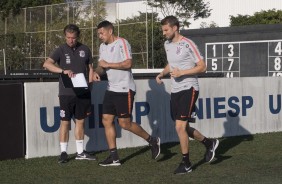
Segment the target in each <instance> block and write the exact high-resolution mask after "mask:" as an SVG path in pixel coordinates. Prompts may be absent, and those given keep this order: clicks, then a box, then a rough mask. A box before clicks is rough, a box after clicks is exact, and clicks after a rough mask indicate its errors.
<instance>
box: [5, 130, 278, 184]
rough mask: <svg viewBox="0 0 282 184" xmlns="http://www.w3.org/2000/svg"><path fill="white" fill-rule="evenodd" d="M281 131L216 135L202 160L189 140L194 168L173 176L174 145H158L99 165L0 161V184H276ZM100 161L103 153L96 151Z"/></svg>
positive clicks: (176, 161)
mask: <svg viewBox="0 0 282 184" xmlns="http://www.w3.org/2000/svg"><path fill="white" fill-rule="evenodd" d="M281 140H282V132H276V133H266V134H256V135H251V136H238V137H229V138H221V139H220V144H219V147H218V149H217V151H216V157H215V159H214V160H213V162H211V163H205V162H203V160H202V159H203V155H204V153H205V148H204V146H203V145H202V144H201V143H199V142H197V141H190V160H191V162H192V164H193V171H192V172H191V173H187V174H185V175H174V174H173V171H174V170H175V169H176V167H177V166H178V164H179V162H180V161H181V154H180V146H179V143H165V144H162V145H161V149H162V150H161V154H160V156H159V157H158V159H157V160H152V159H151V152H150V149H149V148H148V147H137V148H126V149H120V150H119V156H120V158H121V162H122V165H121V166H119V167H101V166H98V162H97V161H87V160H81V161H77V160H74V155H70V156H71V158H72V159H71V160H70V161H69V162H68V163H66V164H58V163H57V159H58V157H43V158H34V159H27V160H26V159H15V160H4V161H0V183H1V184H9V183H13V184H16V183H21V184H22V183H36V184H44V183H52V184H56V183H58V184H59V183H60V184H61V183H67V184H72V183H75V184H79V183H99V184H100V183H123V184H124V183H142V184H145V183H146V184H147V183H154V184H156V183H209V184H212V183H216V184H220V183H224V184H226V183H240V184H241V183H281V181H282V154H281V153H282V146H281ZM96 156H97V157H98V160H99V161H101V160H103V159H105V158H106V157H107V156H108V152H97V153H96Z"/></svg>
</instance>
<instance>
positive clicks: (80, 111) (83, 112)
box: [59, 92, 91, 121]
mask: <svg viewBox="0 0 282 184" xmlns="http://www.w3.org/2000/svg"><path fill="white" fill-rule="evenodd" d="M59 100H60V117H61V120H64V121H70V120H71V118H72V117H74V118H75V119H78V120H81V119H85V118H86V117H87V116H88V115H89V114H90V113H91V93H90V92H89V93H88V92H87V93H85V94H84V95H80V96H66V95H62V96H59Z"/></svg>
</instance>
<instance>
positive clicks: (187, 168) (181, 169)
mask: <svg viewBox="0 0 282 184" xmlns="http://www.w3.org/2000/svg"><path fill="white" fill-rule="evenodd" d="M191 171H192V165H191V163H190V162H189V163H188V164H185V163H184V162H181V163H180V164H179V166H178V167H177V169H175V171H174V174H186V173H189V172H191Z"/></svg>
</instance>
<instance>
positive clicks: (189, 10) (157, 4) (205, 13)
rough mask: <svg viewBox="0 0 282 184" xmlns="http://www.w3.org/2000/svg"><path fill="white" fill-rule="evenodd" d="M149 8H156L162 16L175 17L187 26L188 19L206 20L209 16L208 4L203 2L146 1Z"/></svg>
mask: <svg viewBox="0 0 282 184" xmlns="http://www.w3.org/2000/svg"><path fill="white" fill-rule="evenodd" d="M148 4H149V6H151V7H153V8H158V9H159V10H160V11H161V13H162V15H163V16H164V17H165V16H168V15H175V16H177V17H178V18H179V20H180V21H181V22H182V23H183V25H184V26H189V25H190V22H189V19H193V20H197V19H198V18H207V17H209V16H210V11H211V9H209V3H208V2H204V0H148Z"/></svg>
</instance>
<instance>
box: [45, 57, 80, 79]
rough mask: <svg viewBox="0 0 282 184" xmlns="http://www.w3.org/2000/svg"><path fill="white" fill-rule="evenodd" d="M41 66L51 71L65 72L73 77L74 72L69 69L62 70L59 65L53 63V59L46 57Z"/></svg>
mask: <svg viewBox="0 0 282 184" xmlns="http://www.w3.org/2000/svg"><path fill="white" fill-rule="evenodd" d="M43 67H44V68H46V69H47V70H49V71H50V72H53V73H62V74H67V75H68V76H69V77H74V76H75V74H74V73H73V72H72V71H71V70H63V69H62V68H60V67H59V66H57V65H55V61H54V60H53V59H51V58H48V59H46V61H45V62H44V64H43Z"/></svg>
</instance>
